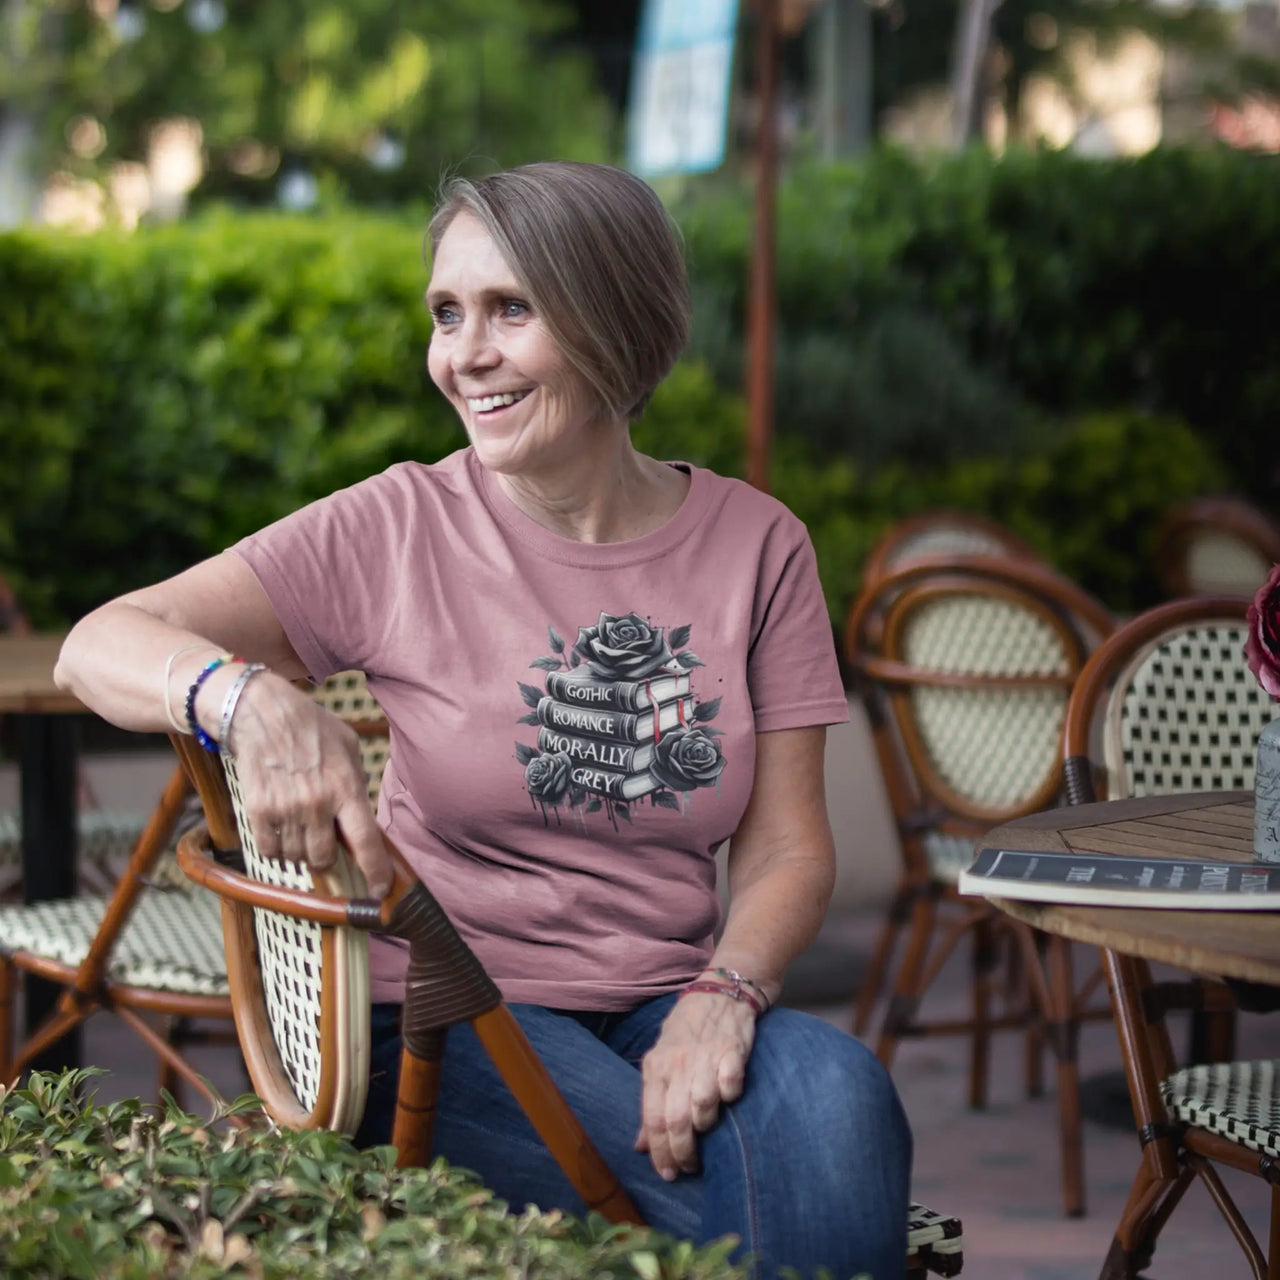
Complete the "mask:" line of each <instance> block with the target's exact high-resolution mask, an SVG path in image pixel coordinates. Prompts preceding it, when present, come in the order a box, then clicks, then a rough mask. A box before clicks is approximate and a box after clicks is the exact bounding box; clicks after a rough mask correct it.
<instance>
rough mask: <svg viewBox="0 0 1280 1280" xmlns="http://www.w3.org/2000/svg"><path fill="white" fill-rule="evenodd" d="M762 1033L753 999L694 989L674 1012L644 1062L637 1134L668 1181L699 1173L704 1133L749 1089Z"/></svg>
mask: <svg viewBox="0 0 1280 1280" xmlns="http://www.w3.org/2000/svg"><path fill="white" fill-rule="evenodd" d="M755 1034H756V1014H755V1010H754V1009H752V1007H751V1005H750V1004H748V1003H747V1001H745V1000H733V999H730V998H729V997H727V996H724V995H720V994H719V993H717V992H709V991H695V992H691V993H690V994H688V995H686V996H684V997H682V998H681V999H680V1000H679V1001H677V1003H676V1005H675V1007H674V1008H673V1009H672V1010H671V1012H670V1013H669V1014H668V1015H667V1019H666V1021H665V1022H664V1023H663V1024H662V1031H661V1033H660V1034H659V1036H658V1039H657V1041H656V1042H655V1044H654V1046H653V1048H652V1049H650V1050H649V1052H648V1053H646V1054H645V1055H644V1058H643V1060H642V1062H641V1071H642V1078H643V1086H644V1087H643V1095H642V1098H641V1103H640V1132H639V1134H638V1135H637V1137H636V1150H637V1151H647V1152H648V1153H649V1158H650V1159H651V1160H652V1161H653V1167H654V1168H655V1169H656V1170H657V1171H658V1174H659V1176H660V1177H662V1178H664V1179H665V1180H666V1181H668V1182H670V1181H671V1180H672V1179H673V1178H675V1176H676V1175H677V1174H678V1173H696V1172H697V1169H698V1143H697V1135H698V1134H700V1133H706V1131H707V1130H708V1129H710V1128H711V1126H712V1125H713V1124H715V1122H716V1117H717V1116H718V1115H719V1114H720V1105H721V1103H726V1102H734V1101H736V1100H737V1099H738V1098H739V1097H741V1096H742V1086H743V1082H744V1080H745V1078H746V1073H747V1058H748V1057H749V1056H750V1054H751V1046H752V1044H753V1043H754V1041H755Z"/></svg>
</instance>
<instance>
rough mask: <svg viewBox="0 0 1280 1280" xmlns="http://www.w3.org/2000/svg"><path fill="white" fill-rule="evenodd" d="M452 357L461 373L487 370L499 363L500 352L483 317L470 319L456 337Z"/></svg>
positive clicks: (463, 324)
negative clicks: (471, 370)
mask: <svg viewBox="0 0 1280 1280" xmlns="http://www.w3.org/2000/svg"><path fill="white" fill-rule="evenodd" d="M451 355H452V358H453V367H454V368H455V369H457V370H458V371H459V372H465V371H467V370H470V369H487V368H489V367H490V366H491V365H493V364H495V363H497V360H498V358H499V357H498V351H497V348H496V347H495V346H494V344H493V335H492V333H491V331H490V329H489V326H488V324H486V323H485V321H484V318H483V317H475V318H472V317H468V318H467V319H466V320H465V321H463V323H462V325H461V326H460V328H459V329H458V331H457V333H456V334H455V335H454V341H453V343H452V348H451Z"/></svg>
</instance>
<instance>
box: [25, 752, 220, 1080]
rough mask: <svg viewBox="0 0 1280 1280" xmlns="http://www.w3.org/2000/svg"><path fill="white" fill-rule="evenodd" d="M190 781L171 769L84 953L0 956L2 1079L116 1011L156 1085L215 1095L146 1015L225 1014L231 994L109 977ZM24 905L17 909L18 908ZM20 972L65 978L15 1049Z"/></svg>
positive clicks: (191, 1037)
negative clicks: (155, 1073)
mask: <svg viewBox="0 0 1280 1280" xmlns="http://www.w3.org/2000/svg"><path fill="white" fill-rule="evenodd" d="M190 794H191V788H190V786H189V785H188V783H187V780H186V778H185V776H184V774H183V772H182V770H181V769H180V768H178V769H175V770H174V772H173V774H172V775H171V776H170V778H169V781H168V783H167V784H166V786H165V788H164V792H163V794H162V795H161V797H160V801H159V803H158V804H157V806H156V809H155V811H154V812H153V813H152V815H151V818H150V820H149V821H148V823H147V825H146V827H145V828H144V830H143V832H142V835H141V837H140V838H139V840H138V842H137V844H136V845H135V846H134V850H133V853H132V855H131V856H130V859H129V863H128V866H127V867H126V868H125V871H124V873H123V874H122V875H121V877H120V879H119V881H118V882H117V884H116V887H115V889H114V891H113V892H112V894H111V896H110V897H109V899H108V901H107V906H106V911H105V913H104V915H103V918H102V922H101V924H100V925H99V926H98V929H97V932H96V933H95V935H94V938H93V942H92V944H91V945H90V947H89V950H88V953H87V954H86V955H85V957H84V959H83V960H82V961H81V962H80V964H79V965H69V964H64V963H62V962H60V961H58V960H55V959H52V958H50V957H48V956H44V955H40V954H38V953H35V952H30V951H14V952H12V953H10V954H9V955H7V956H4V957H0V1084H4V1085H5V1086H6V1087H12V1086H13V1084H14V1083H15V1082H16V1081H17V1080H18V1079H19V1077H20V1076H21V1074H22V1073H23V1071H25V1070H26V1069H27V1067H28V1066H29V1065H30V1064H31V1063H32V1062H33V1061H34V1060H35V1059H36V1058H38V1057H39V1056H40V1055H41V1054H42V1053H44V1052H45V1050H47V1049H49V1048H51V1047H52V1046H53V1045H55V1044H57V1043H58V1041H59V1040H61V1039H62V1038H63V1037H64V1036H66V1035H67V1034H68V1033H69V1032H71V1031H72V1030H74V1029H75V1028H76V1027H78V1026H80V1024H81V1023H83V1022H85V1021H86V1020H87V1019H88V1018H90V1017H92V1016H93V1015H94V1014H95V1013H97V1012H99V1011H100V1010H105V1011H107V1012H109V1013H113V1014H115V1015H116V1016H117V1017H118V1018H120V1019H121V1021H123V1022H125V1023H126V1024H127V1025H128V1026H130V1027H132V1028H133V1030H134V1031H135V1032H136V1033H137V1034H138V1036H140V1037H141V1039H142V1040H143V1041H144V1042H145V1043H146V1045H147V1046H148V1048H150V1049H151V1050H152V1052H153V1053H155V1054H156V1056H157V1057H158V1058H159V1059H160V1063H161V1072H160V1082H159V1083H160V1087H161V1088H167V1089H169V1090H171V1091H173V1090H174V1089H175V1084H176V1081H177V1080H178V1079H182V1080H184V1081H186V1082H187V1083H189V1084H191V1085H193V1086H194V1087H195V1088H196V1089H198V1090H199V1091H200V1092H201V1093H202V1094H204V1095H205V1096H206V1097H209V1098H211V1099H212V1098H215V1097H216V1095H215V1094H214V1093H213V1092H212V1090H211V1089H210V1087H209V1084H208V1082H207V1081H206V1080H205V1079H204V1077H203V1076H201V1075H200V1074H199V1073H198V1072H197V1071H196V1070H195V1068H194V1067H193V1066H192V1065H191V1064H190V1063H189V1062H188V1061H187V1059H186V1058H184V1057H183V1056H182V1054H181V1053H179V1052H178V1050H177V1048H176V1047H175V1044H174V1040H175V1038H179V1037H175V1036H174V1035H173V1034H170V1035H162V1034H161V1033H160V1032H159V1031H157V1030H156V1029H155V1028H154V1027H153V1026H152V1025H151V1024H150V1023H149V1022H148V1021H147V1019H146V1018H145V1017H144V1016H143V1014H146V1013H150V1014H159V1015H161V1016H163V1017H168V1018H175V1019H179V1020H184V1019H188V1018H199V1019H206V1018H211V1019H220V1020H226V1021H228V1022H229V1021H230V1019H231V1013H232V1010H231V1001H230V999H229V998H228V997H226V996H211V995H198V994H185V993H181V992H172V991H164V990H160V989H158V988H151V987H135V986H127V985H124V984H122V983H118V982H116V981H114V980H113V979H112V978H111V977H110V976H109V966H110V963H111V956H112V952H113V949H114V948H115V946H116V943H117V941H118V940H119V938H120V935H121V933H122V931H123V930H124V928H125V926H126V924H127V923H128V922H129V919H130V917H131V915H132V914H133V911H134V908H135V907H136V906H137V903H138V899H139V897H140V895H141V893H142V892H143V890H144V888H145V887H146V884H147V878H148V876H149V875H150V874H151V872H152V871H153V869H154V868H155V865H156V862H157V861H158V859H159V858H160V856H161V854H163V853H164V852H165V850H166V849H168V848H169V847H170V843H171V841H172V839H173V834H174V831H175V829H176V828H177V825H178V821H179V819H180V818H181V816H182V813H183V810H184V807H185V805H186V801H187V799H188V797H189V796H190ZM16 909H17V910H21V908H16ZM18 972H25V973H30V974H34V975H36V976H38V977H41V978H46V979H48V980H50V981H52V982H57V983H60V984H62V987H63V991H62V994H61V995H60V996H59V998H58V1002H57V1004H56V1006H55V1007H54V1009H53V1010H52V1011H51V1013H50V1014H49V1016H48V1017H47V1018H46V1019H45V1020H44V1022H43V1024H42V1025H41V1026H40V1027H38V1028H37V1029H36V1030H35V1031H34V1032H32V1034H31V1035H30V1036H29V1037H28V1038H27V1039H26V1040H25V1042H23V1043H22V1045H21V1046H20V1047H19V1048H18V1049H17V1050H16V1052H15V1049H14V1041H13V1027H12V1023H13V997H14V980H15V977H16V974H17V973H18ZM230 1038H231V1036H230V1032H229V1031H228V1034H227V1035H226V1036H219V1035H218V1034H217V1033H216V1032H207V1033H201V1034H195V1033H192V1032H190V1031H189V1030H187V1029H185V1028H184V1029H183V1031H182V1033H181V1036H180V1039H181V1041H183V1042H185V1043H209V1042H224V1041H226V1040H229V1039H230Z"/></svg>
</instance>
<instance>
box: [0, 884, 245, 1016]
mask: <svg viewBox="0 0 1280 1280" xmlns="http://www.w3.org/2000/svg"><path fill="white" fill-rule="evenodd" d="M106 906H107V899H106V898H105V897H100V896H96V895H95V896H92V897H89V896H86V897H79V898H67V899H60V900H58V901H54V902H39V903H35V904H33V905H27V906H14V907H4V908H0V952H3V953H4V954H6V955H11V954H13V953H15V952H19V951H25V952H30V953H33V954H35V955H39V956H43V957H46V958H47V959H50V960H56V961H58V962H60V963H62V964H65V965H68V966H72V967H74V966H76V965H79V964H80V962H81V961H82V960H83V959H84V957H85V956H86V955H87V954H88V951H89V946H90V944H91V943H92V942H93V939H94V935H95V934H96V933H97V931H98V926H99V925H100V924H101V922H102V918H103V916H104V914H105V912H106ZM107 972H108V976H109V978H110V980H111V981H112V982H115V983H119V984H122V985H125V986H132V987H152V988H155V989H156V990H160V991H169V992H175V993H178V994H181V995H201V996H225V995H227V994H228V993H229V992H228V986H227V965H226V961H225V959H224V958H223V952H222V909H221V906H220V904H219V900H218V898H217V895H216V894H212V893H209V892H208V891H207V890H204V889H195V888H190V889H158V888H148V889H145V890H144V891H143V892H142V893H141V894H140V895H139V898H138V901H137V905H136V906H135V908H134V911H133V914H132V915H131V916H130V917H129V922H128V924H127V925H126V926H125V928H124V931H123V932H122V933H121V935H120V937H119V939H118V940H117V942H116V945H115V947H114V949H113V950H112V953H111V963H110V965H109V966H108V970H107Z"/></svg>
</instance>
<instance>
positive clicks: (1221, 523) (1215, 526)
mask: <svg viewBox="0 0 1280 1280" xmlns="http://www.w3.org/2000/svg"><path fill="white" fill-rule="evenodd" d="M1213 534H1219V535H1225V536H1226V537H1228V538H1231V539H1234V540H1235V541H1236V542H1238V543H1240V544H1241V545H1242V546H1243V547H1245V548H1247V549H1248V550H1250V551H1252V552H1254V553H1256V554H1257V556H1258V557H1259V559H1260V560H1261V561H1262V562H1263V563H1264V564H1276V563H1280V525H1278V524H1277V523H1276V522H1275V521H1274V520H1273V519H1271V518H1270V517H1269V516H1268V515H1267V514H1266V513H1265V512H1264V511H1262V510H1261V509H1260V508H1258V507H1255V506H1254V505H1253V504H1252V503H1250V502H1247V501H1245V499H1243V498H1237V497H1215V498H1193V499H1192V500H1191V501H1189V502H1184V503H1181V504H1179V505H1178V506H1176V507H1174V508H1173V510H1171V511H1170V512H1169V513H1168V514H1167V515H1166V517H1165V519H1164V521H1163V522H1162V523H1161V525H1160V528H1159V530H1158V531H1157V534H1156V540H1155V567H1156V572H1157V574H1158V575H1159V577H1160V581H1161V584H1162V585H1163V587H1164V591H1165V594H1166V595H1167V596H1169V597H1170V598H1178V597H1182V596H1193V595H1221V593H1222V588H1223V585H1224V584H1222V583H1211V584H1210V583H1199V582H1196V581H1195V580H1194V579H1193V577H1192V566H1191V562H1190V556H1191V551H1192V548H1193V547H1194V545H1195V542H1196V540H1197V539H1198V538H1201V537H1205V536H1207V535H1213ZM1262 581H1263V580H1262V579H1261V578H1259V580H1258V582H1257V583H1256V586H1259V587H1260V586H1261V585H1262ZM1250 594H1251V593H1250Z"/></svg>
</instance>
